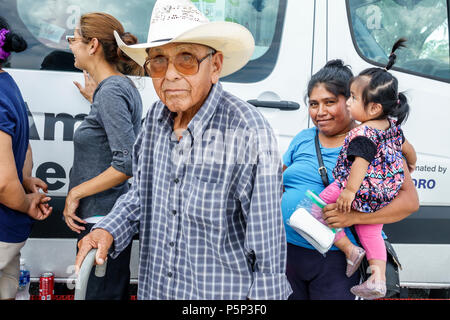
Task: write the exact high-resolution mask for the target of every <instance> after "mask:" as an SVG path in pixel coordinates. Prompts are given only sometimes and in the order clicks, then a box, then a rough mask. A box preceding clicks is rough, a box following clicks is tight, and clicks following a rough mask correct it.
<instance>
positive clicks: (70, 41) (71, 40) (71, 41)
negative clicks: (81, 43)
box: [66, 35, 83, 44]
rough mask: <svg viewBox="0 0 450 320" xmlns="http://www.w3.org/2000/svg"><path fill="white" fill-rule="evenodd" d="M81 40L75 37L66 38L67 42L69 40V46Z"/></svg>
mask: <svg viewBox="0 0 450 320" xmlns="http://www.w3.org/2000/svg"><path fill="white" fill-rule="evenodd" d="M81 39H83V38H82V37H78V38H77V37H75V36H73V35H72V36H66V40H67V42H68V43H69V44H72V43H74V42H75V41H77V40H81Z"/></svg>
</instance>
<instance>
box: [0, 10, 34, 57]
mask: <svg viewBox="0 0 450 320" xmlns="http://www.w3.org/2000/svg"><path fill="white" fill-rule="evenodd" d="M26 48H27V42H26V41H25V39H24V38H22V36H21V35H19V34H17V33H15V32H14V31H12V30H10V28H9V25H8V23H7V22H6V20H5V19H4V18H2V17H0V63H2V62H5V61H6V59H7V58H8V56H9V55H10V53H11V52H22V51H24V50H25V49H26Z"/></svg>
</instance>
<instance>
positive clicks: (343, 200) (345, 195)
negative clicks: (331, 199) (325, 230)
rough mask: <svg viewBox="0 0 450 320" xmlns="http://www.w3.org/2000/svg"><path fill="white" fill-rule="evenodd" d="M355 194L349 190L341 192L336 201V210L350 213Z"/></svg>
mask: <svg viewBox="0 0 450 320" xmlns="http://www.w3.org/2000/svg"><path fill="white" fill-rule="evenodd" d="M355 194H356V193H355V192H352V191H350V190H349V189H344V190H342V191H341V194H340V195H339V198H338V199H337V201H336V204H337V206H338V210H340V211H342V212H350V210H351V208H352V202H353V200H354V199H355Z"/></svg>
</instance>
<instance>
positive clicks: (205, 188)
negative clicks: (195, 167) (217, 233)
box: [185, 177, 226, 229]
mask: <svg viewBox="0 0 450 320" xmlns="http://www.w3.org/2000/svg"><path fill="white" fill-rule="evenodd" d="M225 204H226V189H225V186H224V185H223V184H221V183H212V182H205V181H202V180H200V179H199V178H198V177H193V178H192V181H191V184H190V186H189V193H188V197H187V201H186V205H185V211H186V217H187V220H188V222H189V224H192V225H194V226H196V227H197V228H201V229H222V228H223V226H224V224H225V221H226V217H225V214H226V206H225Z"/></svg>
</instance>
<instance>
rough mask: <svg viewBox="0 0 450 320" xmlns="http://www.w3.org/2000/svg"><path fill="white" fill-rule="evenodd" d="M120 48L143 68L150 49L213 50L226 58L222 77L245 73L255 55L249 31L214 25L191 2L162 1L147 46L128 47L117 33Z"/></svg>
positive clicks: (231, 25) (157, 5)
mask: <svg viewBox="0 0 450 320" xmlns="http://www.w3.org/2000/svg"><path fill="white" fill-rule="evenodd" d="M114 36H115V38H116V41H117V45H118V46H119V48H120V49H121V50H122V51H124V52H125V53H126V54H127V55H128V56H129V57H130V58H131V59H133V60H134V61H136V62H137V63H138V64H140V65H141V66H143V65H144V62H145V59H146V58H147V56H148V54H147V49H148V48H153V47H159V46H162V45H165V44H168V43H175V42H185V43H195V44H202V45H206V46H209V47H211V48H213V49H215V50H216V51H221V52H222V53H223V56H224V61H223V66H222V72H221V73H220V77H224V76H227V75H229V74H232V73H233V72H235V71H237V70H239V69H241V68H242V67H243V66H244V65H245V64H246V63H247V62H248V61H249V60H250V57H251V56H252V54H253V49H254V47H255V41H254V39H253V36H252V34H251V33H250V31H248V30H247V29H246V28H245V27H243V26H241V25H240V24H237V23H234V22H224V21H215V22H210V21H209V20H208V19H207V18H206V17H205V16H204V15H203V14H202V13H201V12H200V11H199V10H198V9H197V7H196V6H195V5H194V4H193V3H191V1H189V0H158V1H156V3H155V6H154V8H153V12H152V17H151V19H150V27H149V32H148V38H147V42H146V43H140V44H134V45H130V46H128V45H126V44H125V43H124V42H123V41H122V39H121V38H120V36H119V34H118V33H117V32H116V31H114Z"/></svg>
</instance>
